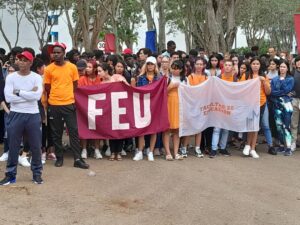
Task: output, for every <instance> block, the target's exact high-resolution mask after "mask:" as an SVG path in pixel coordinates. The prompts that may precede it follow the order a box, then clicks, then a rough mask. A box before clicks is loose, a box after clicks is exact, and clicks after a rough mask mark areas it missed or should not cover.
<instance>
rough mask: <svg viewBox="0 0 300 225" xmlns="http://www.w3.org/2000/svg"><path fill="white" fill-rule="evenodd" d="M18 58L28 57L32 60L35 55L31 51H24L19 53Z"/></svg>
mask: <svg viewBox="0 0 300 225" xmlns="http://www.w3.org/2000/svg"><path fill="white" fill-rule="evenodd" d="M17 58H26V59H28V60H29V61H30V62H32V61H33V55H32V54H31V53H30V52H29V51H24V52H22V53H19V54H17Z"/></svg>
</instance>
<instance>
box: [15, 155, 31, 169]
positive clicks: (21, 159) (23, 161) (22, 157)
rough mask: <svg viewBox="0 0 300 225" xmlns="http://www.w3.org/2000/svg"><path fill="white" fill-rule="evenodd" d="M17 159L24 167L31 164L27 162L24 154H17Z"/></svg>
mask: <svg viewBox="0 0 300 225" xmlns="http://www.w3.org/2000/svg"><path fill="white" fill-rule="evenodd" d="M18 161H19V164H20V165H21V166H24V167H30V166H31V165H30V163H29V162H28V159H27V157H26V156H19V159H18Z"/></svg>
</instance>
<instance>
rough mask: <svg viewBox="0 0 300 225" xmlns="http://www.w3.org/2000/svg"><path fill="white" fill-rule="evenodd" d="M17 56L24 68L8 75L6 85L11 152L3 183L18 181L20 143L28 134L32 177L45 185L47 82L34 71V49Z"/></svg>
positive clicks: (35, 181)
mask: <svg viewBox="0 0 300 225" xmlns="http://www.w3.org/2000/svg"><path fill="white" fill-rule="evenodd" d="M17 59H18V66H19V69H20V70H19V71H17V72H14V73H12V74H11V75H9V76H8V77H7V79H6V83H5V88H4V94H5V98H6V101H7V102H8V103H10V113H9V115H8V128H7V133H8V139H9V154H8V160H7V165H6V173H5V178H4V179H3V180H1V181H0V185H8V184H11V183H15V182H16V175H17V165H18V156H19V150H20V144H21V141H22V137H23V135H24V134H25V133H26V135H27V137H28V141H29V146H30V150H31V152H32V161H31V170H32V174H33V179H32V180H33V182H34V183H36V184H42V183H43V180H42V177H41V175H42V169H43V166H42V161H41V141H42V138H41V137H42V134H41V129H40V126H41V117H40V114H39V108H38V100H39V99H40V98H41V95H42V92H43V81H42V78H41V76H40V75H38V74H36V73H34V72H31V71H30V67H31V65H32V61H33V56H32V54H31V53H30V52H28V51H24V52H22V53H21V54H18V55H17Z"/></svg>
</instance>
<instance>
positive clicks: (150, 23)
mask: <svg viewBox="0 0 300 225" xmlns="http://www.w3.org/2000/svg"><path fill="white" fill-rule="evenodd" d="M141 4H142V8H143V10H144V12H145V15H146V19H147V29H148V30H153V29H155V23H154V19H153V17H152V11H151V2H150V0H141Z"/></svg>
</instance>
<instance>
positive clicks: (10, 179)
mask: <svg viewBox="0 0 300 225" xmlns="http://www.w3.org/2000/svg"><path fill="white" fill-rule="evenodd" d="M14 183H16V178H15V177H8V176H5V177H4V178H3V180H1V181H0V185H9V184H14Z"/></svg>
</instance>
